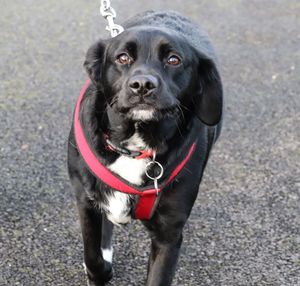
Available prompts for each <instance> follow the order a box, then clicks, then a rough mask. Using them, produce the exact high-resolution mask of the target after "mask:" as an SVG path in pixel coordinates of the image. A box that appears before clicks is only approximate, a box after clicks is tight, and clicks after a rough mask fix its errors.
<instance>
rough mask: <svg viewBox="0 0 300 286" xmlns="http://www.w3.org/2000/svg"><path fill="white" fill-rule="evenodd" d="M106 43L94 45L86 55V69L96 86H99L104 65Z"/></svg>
mask: <svg viewBox="0 0 300 286" xmlns="http://www.w3.org/2000/svg"><path fill="white" fill-rule="evenodd" d="M105 47H106V43H105V42H104V41H98V42H96V43H95V44H93V45H92V46H91V47H90V48H89V49H88V51H87V53H86V58H85V61H84V64H83V66H84V68H85V70H86V72H87V73H88V75H89V77H90V79H91V80H92V82H93V83H94V84H96V85H97V84H99V82H100V78H101V71H102V66H103V63H104V56H105Z"/></svg>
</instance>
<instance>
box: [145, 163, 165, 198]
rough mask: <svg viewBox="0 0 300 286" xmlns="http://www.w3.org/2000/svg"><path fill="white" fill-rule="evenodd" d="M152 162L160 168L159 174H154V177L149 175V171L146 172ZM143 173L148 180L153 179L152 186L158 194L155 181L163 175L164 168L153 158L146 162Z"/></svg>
mask: <svg viewBox="0 0 300 286" xmlns="http://www.w3.org/2000/svg"><path fill="white" fill-rule="evenodd" d="M154 164H156V165H157V166H158V167H159V168H160V173H159V175H158V176H156V177H152V176H150V175H149V173H148V168H149V167H151V166H152V165H154ZM145 174H146V176H147V177H148V178H149V179H150V180H153V182H154V188H155V189H156V195H158V182H157V181H158V180H159V179H160V178H161V177H162V176H163V174H164V168H163V166H162V165H161V164H160V163H159V162H157V161H155V160H153V161H150V162H148V163H147V165H146V170H145Z"/></svg>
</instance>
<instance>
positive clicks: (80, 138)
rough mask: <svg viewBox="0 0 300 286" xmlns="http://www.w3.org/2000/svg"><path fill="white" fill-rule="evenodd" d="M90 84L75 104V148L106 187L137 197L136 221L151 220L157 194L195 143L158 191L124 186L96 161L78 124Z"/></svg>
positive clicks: (88, 82) (184, 162)
mask: <svg viewBox="0 0 300 286" xmlns="http://www.w3.org/2000/svg"><path fill="white" fill-rule="evenodd" d="M89 84H90V80H87V81H86V83H85V84H84V86H83V88H82V89H81V92H80V95H79V98H78V100H77V103H76V107H75V113H74V133H75V140H76V145H77V148H78V150H79V152H80V154H81V156H82V158H83V159H84V161H85V163H86V164H87V166H88V167H89V169H90V171H91V172H92V173H93V174H94V175H95V176H96V177H97V178H98V179H99V180H100V181H102V182H103V183H105V184H106V185H108V186H109V187H111V188H113V189H115V190H117V191H120V192H123V193H127V194H131V195H137V196H139V201H138V202H137V205H136V208H135V214H134V217H135V218H136V219H141V220H147V219H150V218H151V215H152V213H153V211H154V207H155V205H156V200H157V197H158V193H160V192H161V191H162V189H163V188H164V187H165V186H166V185H168V184H169V183H170V182H171V181H172V180H173V179H174V178H175V177H176V175H177V174H178V173H179V172H180V171H181V170H182V168H183V167H184V166H185V164H186V163H187V162H188V160H189V159H190V157H191V155H192V153H193V151H194V149H195V147H196V143H195V142H194V143H193V144H192V146H191V147H190V149H189V152H188V154H187V155H186V157H185V158H184V159H183V161H182V162H181V163H180V164H179V165H178V166H177V167H176V168H175V169H174V170H173V172H172V173H171V175H170V177H169V178H168V180H167V181H166V182H165V184H164V185H163V186H160V187H159V188H158V189H155V188H149V189H145V190H139V189H138V188H134V187H132V186H131V185H129V184H126V183H125V182H124V181H123V180H121V179H120V178H118V177H117V176H115V175H114V174H113V173H112V172H111V171H109V170H108V169H107V168H106V167H105V166H104V165H102V164H101V162H100V161H99V160H98V158H97V157H96V155H95V154H94V153H93V151H92V150H91V147H90V146H89V144H88V142H87V140H86V138H85V135H84V132H83V129H82V127H81V123H80V104H81V101H82V99H83V95H84V93H85V91H86V89H87V88H88V86H89Z"/></svg>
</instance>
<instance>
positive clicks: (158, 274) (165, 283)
mask: <svg viewBox="0 0 300 286" xmlns="http://www.w3.org/2000/svg"><path fill="white" fill-rule="evenodd" d="M151 242H152V243H151V254H150V258H149V265H148V278H147V284H146V286H170V285H171V283H172V279H173V276H174V273H175V268H176V264H177V260H178V256H179V251H180V247H181V243H182V233H181V231H180V232H178V233H176V234H174V235H173V237H172V238H168V240H161V239H160V238H159V237H154V238H152V239H151Z"/></svg>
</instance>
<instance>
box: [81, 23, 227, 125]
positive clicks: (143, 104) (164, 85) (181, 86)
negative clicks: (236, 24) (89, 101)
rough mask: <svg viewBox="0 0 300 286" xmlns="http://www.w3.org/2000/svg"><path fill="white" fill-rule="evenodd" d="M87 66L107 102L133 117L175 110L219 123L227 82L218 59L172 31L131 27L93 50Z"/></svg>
mask: <svg viewBox="0 0 300 286" xmlns="http://www.w3.org/2000/svg"><path fill="white" fill-rule="evenodd" d="M84 66H85V68H86V70H87V72H88V74H89V76H90V78H91V80H92V81H93V83H94V84H95V85H96V86H97V88H98V89H100V90H101V91H102V93H103V94H104V96H105V98H106V100H107V103H108V104H109V105H110V106H111V107H112V108H114V110H115V111H117V112H119V113H121V114H122V115H123V116H125V117H127V118H129V119H132V120H137V121H139V120H141V121H149V120H159V119H161V118H163V117H164V116H165V115H167V114H173V113H174V111H175V110H178V109H181V110H182V109H185V110H190V111H191V112H194V113H195V114H196V115H197V116H198V117H199V118H200V120H201V121H203V122H204V123H205V124H208V125H214V124H216V123H218V122H219V120H220V119H221V113H222V85H221V81H220V77H219V74H218V72H217V69H216V67H215V64H214V62H213V60H211V59H209V58H208V57H207V56H205V55H204V54H202V53H201V52H199V51H197V50H196V49H195V48H194V47H193V46H192V45H190V44H189V43H188V42H187V41H186V40H185V39H183V38H182V37H180V36H179V35H177V34H176V33H175V32H172V31H171V30H167V29H165V30H164V29H155V28H149V27H138V28H137V27H135V28H130V29H128V30H126V31H125V32H123V33H122V34H120V35H118V36H117V37H115V38H112V39H109V40H103V41H99V42H97V43H96V44H94V45H93V46H91V47H90V49H89V50H88V52H87V56H86V61H85V63H84Z"/></svg>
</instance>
